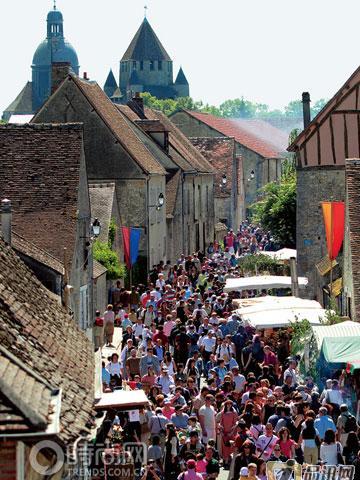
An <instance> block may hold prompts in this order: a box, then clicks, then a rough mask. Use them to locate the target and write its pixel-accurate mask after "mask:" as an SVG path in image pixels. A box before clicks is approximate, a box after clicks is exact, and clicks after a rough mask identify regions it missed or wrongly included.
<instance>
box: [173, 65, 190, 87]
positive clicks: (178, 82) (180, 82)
mask: <svg viewBox="0 0 360 480" xmlns="http://www.w3.org/2000/svg"><path fill="white" fill-rule="evenodd" d="M175 85H189V82H188V81H187V79H186V77H185V73H184V71H183V69H182V67H180V70H179V73H178V74H177V77H176V80H175Z"/></svg>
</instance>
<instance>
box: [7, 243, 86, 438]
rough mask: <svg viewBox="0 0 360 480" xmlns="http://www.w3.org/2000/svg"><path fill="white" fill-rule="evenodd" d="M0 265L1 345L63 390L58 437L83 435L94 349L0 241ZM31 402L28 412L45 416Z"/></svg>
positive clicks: (37, 401) (38, 403)
mask: <svg viewBox="0 0 360 480" xmlns="http://www.w3.org/2000/svg"><path fill="white" fill-rule="evenodd" d="M0 265H1V269H0V344H1V345H2V346H3V347H4V348H6V349H7V350H8V351H9V352H10V353H12V354H13V355H14V356H16V357H17V359H18V360H19V361H20V362H21V363H22V364H23V365H24V366H25V367H26V368H29V369H31V370H33V371H34V372H35V373H36V374H38V375H41V376H42V377H43V378H44V379H45V380H46V381H47V382H48V383H49V384H51V385H52V386H53V387H54V388H61V389H62V399H61V414H60V433H59V438H60V440H61V441H63V442H64V443H69V442H70V441H72V440H74V439H76V438H78V437H79V435H80V433H81V432H83V431H87V427H86V424H87V422H88V421H89V420H90V418H91V414H92V405H93V400H94V355H93V345H92V343H91V342H90V341H89V340H88V338H87V337H86V334H85V333H84V332H82V331H81V330H80V329H79V327H78V326H77V325H76V324H75V322H74V320H73V319H72V318H71V317H70V316H69V315H68V314H66V313H65V311H64V309H63V307H61V306H60V305H59V304H58V303H57V302H56V300H54V299H53V297H52V296H51V295H49V293H48V291H47V289H46V288H45V287H44V286H43V285H42V284H41V283H40V282H39V281H38V280H37V279H36V278H35V276H34V275H33V274H32V272H31V271H30V270H29V269H28V268H27V267H26V266H25V264H24V263H23V262H22V261H21V260H20V258H19V257H18V256H17V255H16V253H15V252H14V250H12V249H11V248H10V247H9V246H6V245H5V244H4V242H3V241H2V240H0ZM19 383H20V382H19ZM17 388H18V387H17ZM19 388H20V387H19ZM29 401H30V402H31V406H32V408H35V409H39V411H40V413H41V412H43V411H44V407H43V406H42V403H41V401H42V400H41V397H38V396H32V397H31V399H30V400H29Z"/></svg>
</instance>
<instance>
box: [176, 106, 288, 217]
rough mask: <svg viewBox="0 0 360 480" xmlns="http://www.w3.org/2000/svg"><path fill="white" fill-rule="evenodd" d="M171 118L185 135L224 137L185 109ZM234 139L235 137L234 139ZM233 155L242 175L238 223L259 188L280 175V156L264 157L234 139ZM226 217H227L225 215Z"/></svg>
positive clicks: (246, 211)
mask: <svg viewBox="0 0 360 480" xmlns="http://www.w3.org/2000/svg"><path fill="white" fill-rule="evenodd" d="M171 120H172V121H173V122H174V123H175V125H176V126H177V127H178V128H179V129H180V130H181V131H182V132H183V133H184V135H186V136H187V137H212V138H216V137H219V136H224V137H226V136H227V135H225V134H223V133H222V132H221V131H219V130H216V129H215V128H212V127H210V126H209V125H207V124H206V123H205V122H203V121H200V120H198V119H196V118H194V117H193V116H192V115H190V114H189V113H188V112H186V111H179V112H176V113H175V114H173V115H172V116H171ZM235 140H236V139H235ZM235 155H236V156H237V157H238V158H241V175H240V176H241V177H242V192H241V195H242V196H243V201H242V203H241V204H240V205H239V206H238V210H239V214H238V219H239V223H240V222H241V221H243V220H244V219H245V218H246V216H247V214H248V209H249V207H250V205H252V203H254V201H255V200H256V199H257V194H258V190H259V188H261V187H263V186H264V185H265V184H266V183H268V182H271V181H273V180H279V179H280V176H281V164H282V158H280V156H279V158H275V159H274V158H265V157H264V156H263V155H261V154H259V153H257V152H256V151H254V150H251V149H249V148H247V147H246V146H244V145H243V144H241V143H240V142H239V141H235ZM251 172H254V178H251ZM225 218H227V217H225Z"/></svg>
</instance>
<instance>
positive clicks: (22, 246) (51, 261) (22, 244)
mask: <svg viewBox="0 0 360 480" xmlns="http://www.w3.org/2000/svg"><path fill="white" fill-rule="evenodd" d="M11 246H12V247H13V249H14V250H16V251H17V252H18V253H20V254H23V255H25V256H26V257H30V258H33V259H34V260H36V261H37V262H39V263H41V264H43V265H45V266H46V267H48V268H51V269H52V270H54V271H55V272H57V273H59V274H60V275H64V264H63V262H60V261H59V260H58V259H57V258H55V257H53V256H52V255H50V253H48V252H45V250H42V249H41V248H39V247H37V246H36V245H34V244H33V243H31V242H30V241H28V240H26V239H25V238H24V237H22V236H21V235H18V234H17V233H16V232H12V234H11Z"/></svg>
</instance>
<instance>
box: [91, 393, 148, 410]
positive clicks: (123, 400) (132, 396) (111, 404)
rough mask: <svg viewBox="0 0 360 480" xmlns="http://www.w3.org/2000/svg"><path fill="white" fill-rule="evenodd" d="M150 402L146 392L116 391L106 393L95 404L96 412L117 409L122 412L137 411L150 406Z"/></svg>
mask: <svg viewBox="0 0 360 480" xmlns="http://www.w3.org/2000/svg"><path fill="white" fill-rule="evenodd" d="M148 403H149V400H148V398H147V396H146V395H145V392H144V390H114V391H113V392H109V393H104V394H103V395H102V397H101V398H100V400H99V401H98V402H97V403H96V404H95V406H94V408H95V410H109V409H111V408H117V409H119V410H120V409H122V410H126V409H127V410H136V409H139V408H141V407H142V406H144V405H148Z"/></svg>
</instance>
